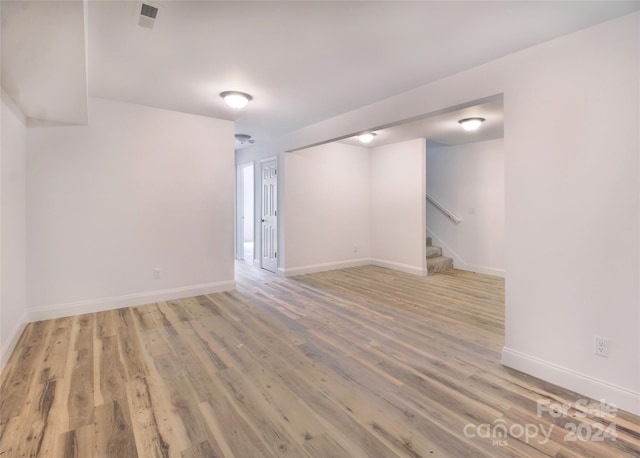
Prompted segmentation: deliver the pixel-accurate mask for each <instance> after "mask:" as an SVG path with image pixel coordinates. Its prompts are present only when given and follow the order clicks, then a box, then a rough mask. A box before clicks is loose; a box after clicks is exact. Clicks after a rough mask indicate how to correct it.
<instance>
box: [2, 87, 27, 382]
mask: <svg viewBox="0 0 640 458" xmlns="http://www.w3.org/2000/svg"><path fill="white" fill-rule="evenodd" d="M0 116H1V126H0V133H1V137H2V139H1V144H2V151H1V157H0V172H1V174H0V185H1V189H2V194H1V202H0V203H1V211H0V253H1V257H0V259H1V262H0V273H1V275H0V370H1V369H2V368H3V367H4V365H5V363H6V362H7V360H8V359H9V355H10V354H11V351H12V350H13V348H14V347H15V344H16V342H17V340H18V338H19V337H20V334H21V332H22V330H23V329H24V326H25V324H26V322H27V301H26V240H25V223H26V216H25V212H26V210H25V208H26V207H25V201H26V178H25V176H26V162H27V126H26V119H25V116H24V115H23V114H22V112H21V111H20V109H19V108H18V107H17V106H16V105H15V104H14V103H13V101H11V99H10V98H9V97H8V96H7V95H6V94H5V92H4V90H3V91H2V111H1V113H0Z"/></svg>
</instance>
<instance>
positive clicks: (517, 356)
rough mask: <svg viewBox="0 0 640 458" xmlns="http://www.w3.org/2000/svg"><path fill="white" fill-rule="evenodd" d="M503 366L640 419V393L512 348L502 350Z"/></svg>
mask: <svg viewBox="0 0 640 458" xmlns="http://www.w3.org/2000/svg"><path fill="white" fill-rule="evenodd" d="M502 364H504V365H505V366H507V367H510V368H512V369H516V370H519V371H521V372H524V373H527V374H530V375H533V376H534V377H538V378H541V379H542V380H545V381H547V382H549V383H553V384H555V385H558V386H561V387H563V388H566V389H568V390H571V391H575V392H576V393H580V394H582V395H585V396H588V397H590V398H593V399H596V400H604V402H606V403H607V404H612V405H615V406H616V407H618V408H619V409H622V410H626V411H627V412H631V413H633V414H635V415H640V392H637V391H632V390H629V389H626V388H622V387H620V386H617V385H614V384H612V383H609V382H606V381H604V380H599V379H597V378H594V377H591V376H589V375H585V374H582V373H580V372H576V371H573V370H571V369H568V368H566V367H562V366H559V365H557V364H553V363H550V362H548V361H544V360H541V359H538V358H535V357H533V356H529V355H527V354H524V353H521V352H519V351H516V350H512V349H510V348H507V347H505V348H503V349H502Z"/></svg>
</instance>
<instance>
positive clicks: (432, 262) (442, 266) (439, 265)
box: [427, 256, 453, 274]
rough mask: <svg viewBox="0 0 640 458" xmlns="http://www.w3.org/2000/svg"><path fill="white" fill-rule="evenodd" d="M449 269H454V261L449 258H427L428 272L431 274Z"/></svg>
mask: <svg viewBox="0 0 640 458" xmlns="http://www.w3.org/2000/svg"><path fill="white" fill-rule="evenodd" d="M449 269H453V259H451V258H449V257H447V256H434V257H432V258H427V272H428V273H429V274H434V273H436V272H442V271H443V270H449Z"/></svg>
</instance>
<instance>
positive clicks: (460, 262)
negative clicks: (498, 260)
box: [427, 228, 505, 278]
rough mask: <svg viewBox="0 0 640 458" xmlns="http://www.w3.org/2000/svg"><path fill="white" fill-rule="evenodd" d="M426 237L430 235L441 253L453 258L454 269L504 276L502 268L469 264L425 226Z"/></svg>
mask: <svg viewBox="0 0 640 458" xmlns="http://www.w3.org/2000/svg"><path fill="white" fill-rule="evenodd" d="M427 237H431V238H432V239H433V240H434V241H435V243H434V245H436V246H439V247H441V248H442V254H443V255H444V256H449V257H450V258H453V267H455V268H456V269H460V270H466V271H469V272H477V273H479V274H487V275H493V276H496V277H502V278H504V276H505V274H504V269H500V268H497V267H489V266H478V265H475V264H470V263H468V262H466V261H465V260H464V259H462V258H461V257H460V255H459V254H458V253H456V252H455V251H454V250H452V249H451V247H450V246H449V245H447V244H446V243H445V242H444V241H443V240H442V239H441V238H440V237H438V236H437V235H436V234H434V233H433V231H432V230H431V229H429V228H427Z"/></svg>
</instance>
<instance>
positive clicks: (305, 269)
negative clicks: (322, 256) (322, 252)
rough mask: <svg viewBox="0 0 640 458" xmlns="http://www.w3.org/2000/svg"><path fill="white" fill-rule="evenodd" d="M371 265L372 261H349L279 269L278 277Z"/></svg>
mask: <svg viewBox="0 0 640 458" xmlns="http://www.w3.org/2000/svg"><path fill="white" fill-rule="evenodd" d="M369 264H371V259H369V258H360V259H349V260H347V261H337V262H326V263H323V264H313V265H310V266H302V267H293V268H289V269H287V268H285V269H283V268H279V269H278V275H280V276H283V277H294V276H296V275H306V274H314V273H317V272H326V271H327V270H336V269H347V268H349V267H358V266H368V265H369Z"/></svg>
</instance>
